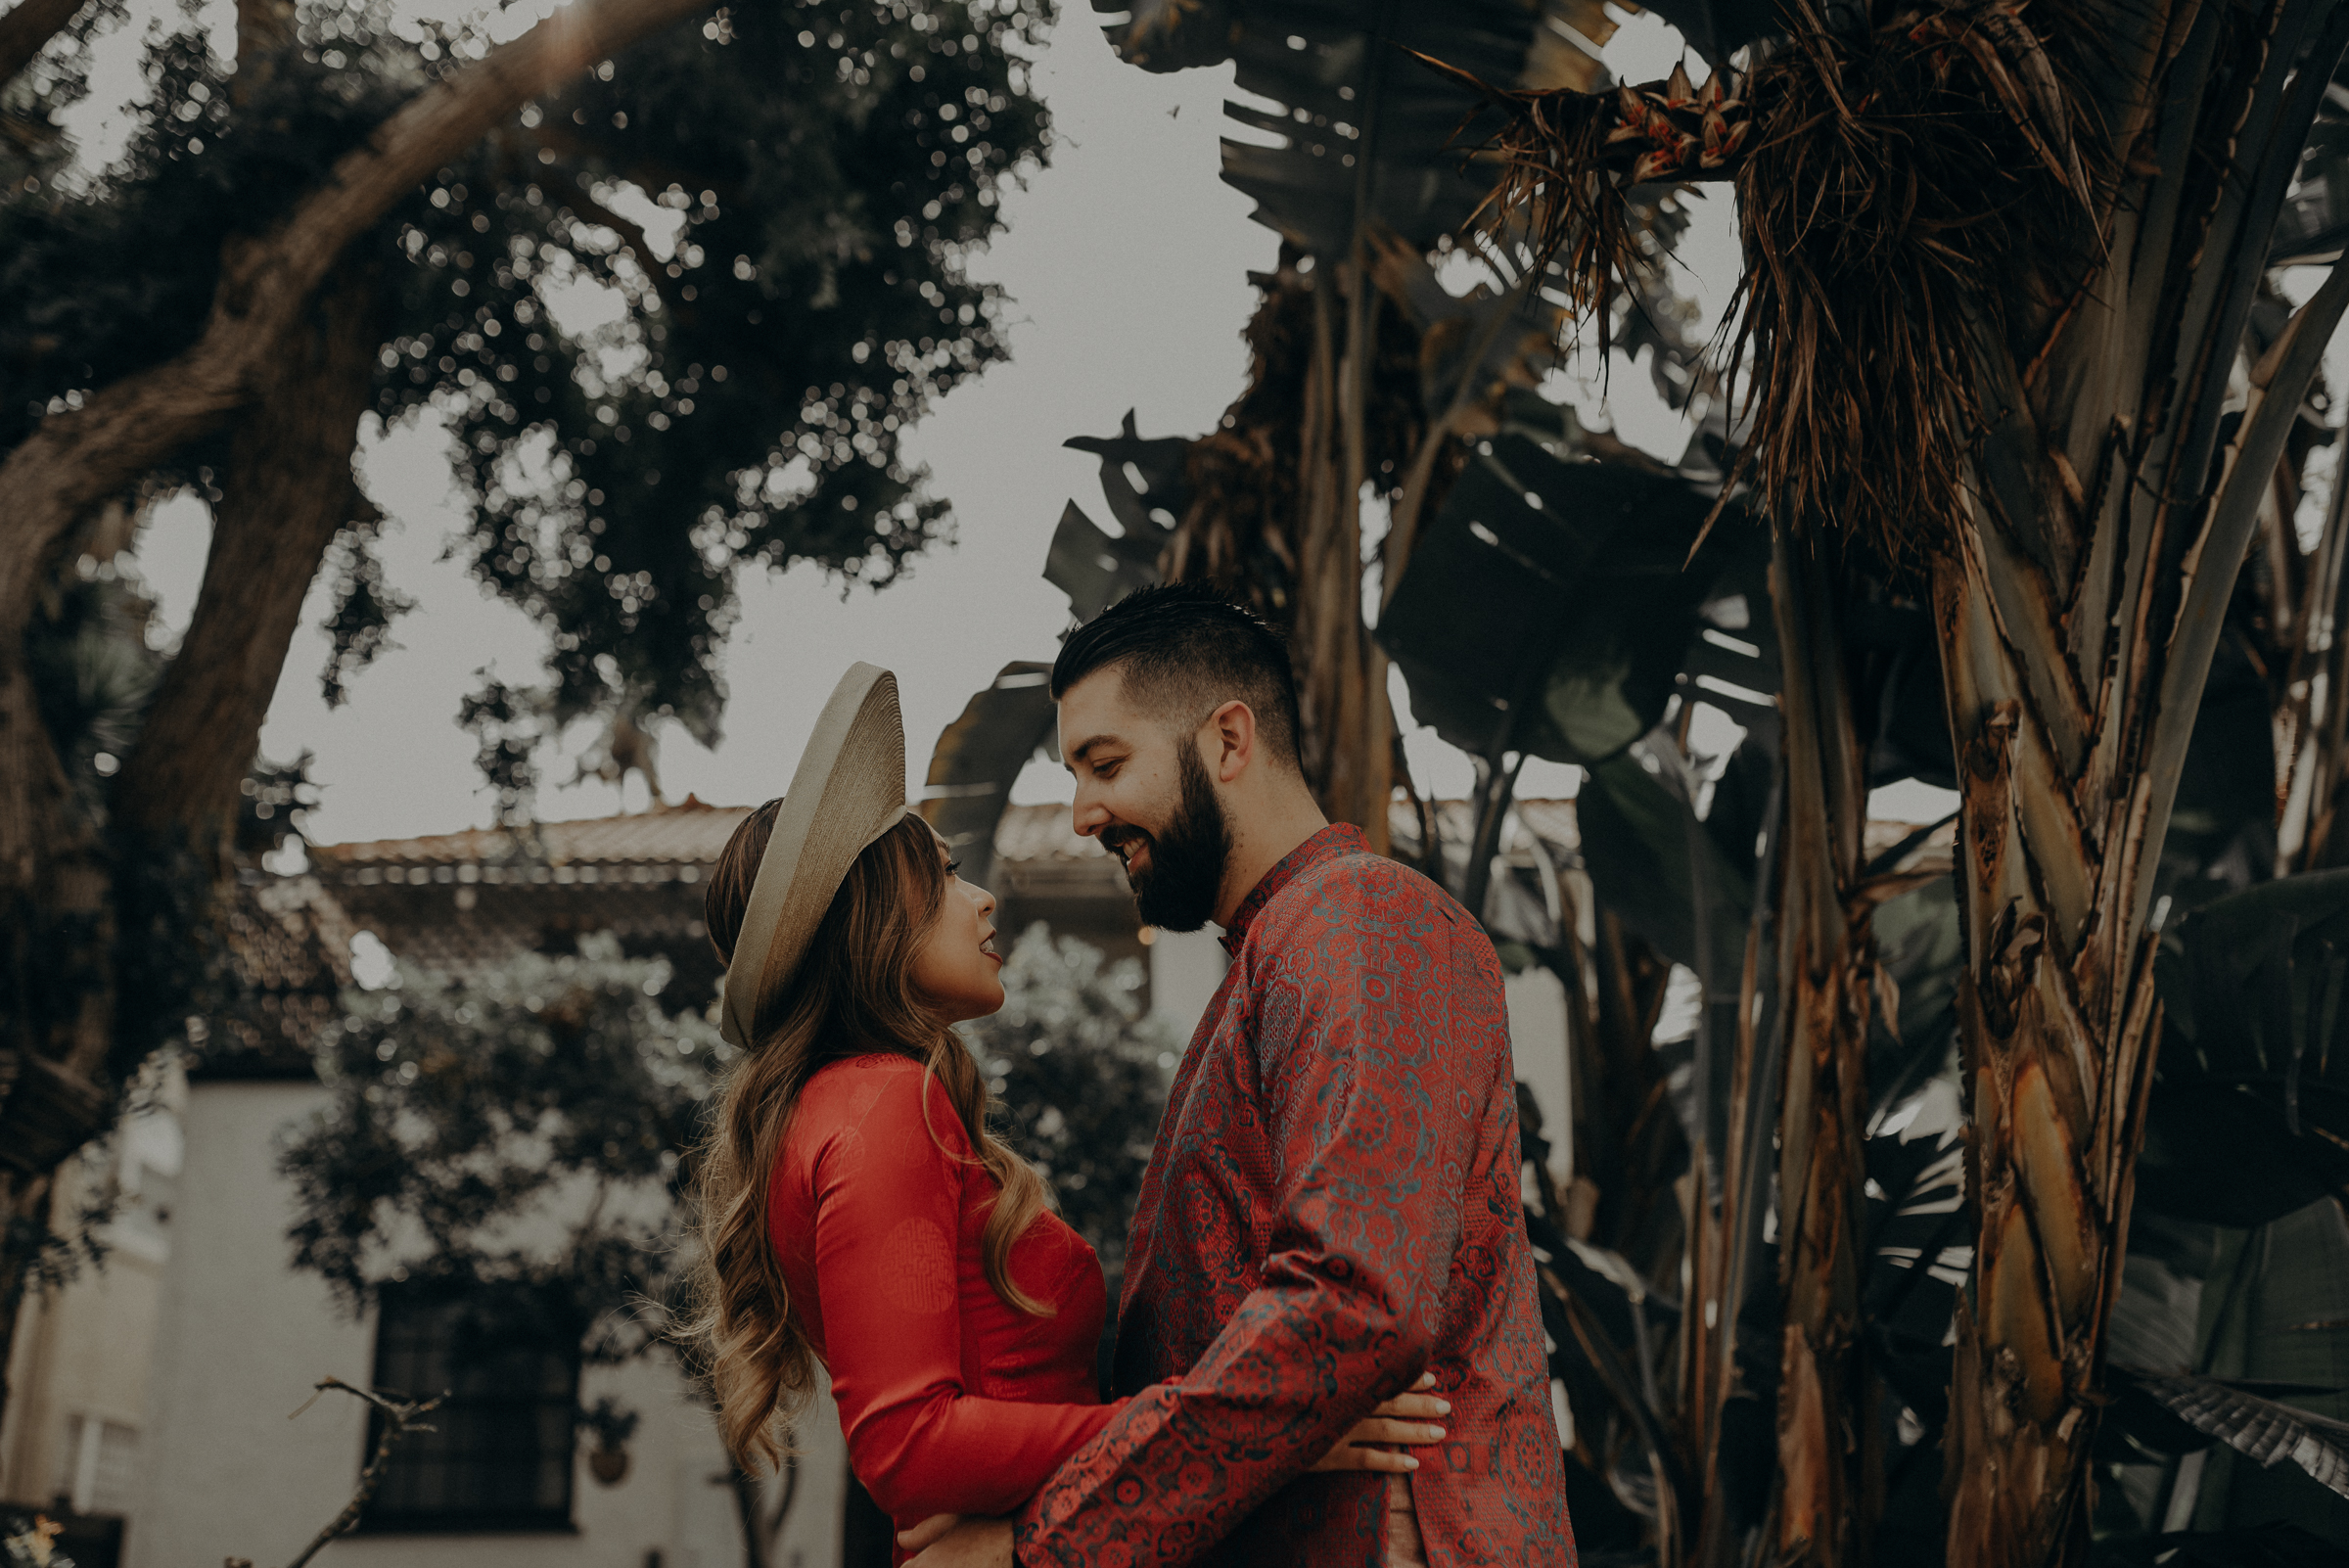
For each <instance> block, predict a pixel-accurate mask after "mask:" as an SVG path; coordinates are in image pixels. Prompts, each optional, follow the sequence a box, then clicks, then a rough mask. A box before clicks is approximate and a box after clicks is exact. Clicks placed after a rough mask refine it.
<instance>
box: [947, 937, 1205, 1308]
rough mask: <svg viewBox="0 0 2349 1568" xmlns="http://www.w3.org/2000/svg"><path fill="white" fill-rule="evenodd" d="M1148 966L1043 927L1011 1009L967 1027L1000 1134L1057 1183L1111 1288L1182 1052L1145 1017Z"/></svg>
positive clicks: (1011, 968) (1007, 977)
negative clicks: (997, 1107)
mask: <svg viewBox="0 0 2349 1568" xmlns="http://www.w3.org/2000/svg"><path fill="white" fill-rule="evenodd" d="M1141 987H1142V966H1141V965H1140V964H1138V963H1135V962H1134V961H1132V960H1131V959H1127V960H1124V961H1122V962H1118V963H1106V962H1104V961H1103V959H1102V955H1101V952H1100V949H1098V948H1096V947H1093V946H1091V945H1087V944H1085V943H1082V942H1079V941H1077V940H1076V939H1075V938H1073V937H1061V938H1059V939H1057V940H1056V939H1054V938H1053V937H1052V935H1051V934H1050V932H1049V931H1048V930H1047V929H1046V928H1045V926H1044V925H1043V923H1042V922H1041V921H1038V922H1037V923H1036V924H1035V925H1032V926H1030V927H1029V928H1028V930H1027V931H1026V932H1025V933H1023V934H1022V935H1021V937H1020V940H1019V943H1018V945H1015V946H1014V947H1013V948H1012V950H1011V956H1010V957H1009V959H1007V960H1006V961H1005V963H1004V965H1003V991H1004V1003H1003V1010H1002V1011H1001V1012H999V1013H996V1014H995V1015H994V1016H993V1017H991V1018H982V1019H979V1020H977V1021H976V1022H973V1023H970V1024H966V1025H964V1026H963V1032H964V1037H965V1038H967V1039H969V1040H970V1042H971V1048H972V1049H973V1050H974V1051H975V1052H977V1054H978V1056H979V1060H980V1063H981V1066H982V1068H983V1069H984V1070H985V1072H986V1073H987V1080H988V1089H989V1092H990V1093H991V1094H993V1095H994V1096H995V1097H996V1098H997V1099H998V1100H1000V1101H1001V1102H1002V1110H1001V1113H1000V1115H1001V1135H1002V1136H1003V1138H1004V1139H1005V1141H1007V1142H1008V1143H1010V1145H1011V1146H1012V1147H1013V1148H1014V1149H1016V1150H1018V1151H1019V1152H1020V1154H1021V1155H1023V1156H1024V1157H1026V1158H1027V1159H1029V1160H1031V1161H1033V1162H1034V1163H1035V1164H1036V1168H1037V1169H1039V1170H1040V1171H1042V1172H1043V1173H1044V1176H1045V1177H1046V1178H1047V1179H1048V1180H1050V1182H1051V1183H1052V1191H1053V1196H1054V1197H1055V1198H1056V1199H1057V1200H1058V1202H1059V1205H1060V1212H1061V1217H1062V1218H1063V1219H1065V1220H1067V1221H1068V1222H1069V1223H1070V1224H1071V1225H1073V1226H1075V1227H1076V1229H1077V1231H1078V1233H1079V1234H1081V1235H1082V1236H1083V1237H1084V1239H1085V1240H1086V1241H1088V1242H1090V1243H1092V1245H1093V1248H1094V1250H1095V1251H1097V1252H1098V1253H1100V1255H1101V1262H1102V1266H1103V1268H1105V1269H1106V1270H1107V1271H1108V1272H1109V1274H1110V1276H1111V1280H1112V1286H1113V1289H1112V1294H1111V1300H1112V1301H1115V1300H1116V1294H1115V1289H1114V1286H1115V1280H1116V1277H1117V1274H1118V1271H1119V1269H1120V1268H1122V1267H1123V1265H1124V1262H1125V1256H1126V1230H1127V1227H1128V1224H1130V1223H1131V1222H1132V1220H1133V1205H1134V1200H1135V1198H1136V1197H1137V1196H1138V1195H1139V1194H1140V1192H1141V1185H1142V1171H1143V1169H1144V1168H1145V1167H1147V1166H1148V1165H1149V1163H1150V1146H1151V1143H1152V1142H1153V1141H1154V1140H1155V1138H1156V1137H1157V1135H1158V1118H1159V1112H1160V1110H1161V1108H1162V1107H1163V1106H1164V1105H1165V1103H1166V1096H1167V1081H1168V1078H1169V1075H1170V1074H1171V1073H1172V1072H1173V1070H1174V1063H1175V1061H1176V1059H1177V1056H1178V1054H1179V1052H1180V1051H1181V1049H1182V1042H1181V1040H1179V1039H1178V1038H1175V1036H1174V1031H1173V1030H1172V1029H1171V1028H1170V1027H1169V1026H1168V1025H1167V1024H1166V1023H1165V1022H1164V1021H1163V1020H1160V1019H1156V1018H1152V1017H1149V1016H1146V1015H1145V1014H1144V1013H1143V1010H1142V1004H1141V999H1140V996H1139V992H1140V991H1141Z"/></svg>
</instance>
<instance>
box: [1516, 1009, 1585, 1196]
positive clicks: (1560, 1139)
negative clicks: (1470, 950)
mask: <svg viewBox="0 0 2349 1568" xmlns="http://www.w3.org/2000/svg"><path fill="white" fill-rule="evenodd" d="M1503 990H1504V999H1505V1000H1506V1002H1507V1004H1508V1009H1509V1052H1510V1055H1511V1056H1512V1057H1513V1058H1514V1059H1515V1062H1516V1067H1517V1080H1518V1082H1519V1083H1521V1084H1525V1085H1527V1086H1528V1087H1529V1088H1531V1089H1532V1090H1533V1091H1534V1103H1535V1104H1536V1105H1539V1106H1540V1107H1542V1135H1543V1137H1545V1138H1547V1139H1548V1140H1549V1164H1550V1169H1551V1170H1552V1171H1553V1172H1555V1173H1557V1174H1558V1175H1559V1176H1566V1175H1567V1174H1569V1173H1571V1172H1572V1171H1573V1170H1574V1117H1573V1114H1572V1113H1573V1109H1574V1068H1573V1064H1572V1062H1571V1060H1570V1058H1569V1057H1568V1055H1567V1047H1566V987H1565V985H1564V984H1563V983H1562V982H1561V981H1560V980H1559V979H1558V977H1557V976H1556V975H1553V974H1551V973H1550V972H1549V971H1548V970H1547V969H1543V968H1540V967H1535V968H1531V969H1528V970H1526V971H1525V972H1524V973H1522V974H1515V975H1511V976H1509V977H1508V978H1507V980H1506V981H1505V982H1504V983H1503Z"/></svg>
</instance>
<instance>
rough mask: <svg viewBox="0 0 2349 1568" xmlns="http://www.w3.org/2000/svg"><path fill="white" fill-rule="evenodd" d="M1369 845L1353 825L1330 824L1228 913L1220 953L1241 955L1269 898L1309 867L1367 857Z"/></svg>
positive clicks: (1287, 856) (1289, 855)
mask: <svg viewBox="0 0 2349 1568" xmlns="http://www.w3.org/2000/svg"><path fill="white" fill-rule="evenodd" d="M1368 853H1370V841H1369V840H1368V839H1367V838H1364V837H1363V836H1362V830H1361V829H1360V828H1358V827H1356V826H1355V825H1354V824H1353V823H1352V822H1332V823H1331V824H1330V825H1329V826H1327V827H1325V828H1323V829H1322V830H1321V831H1320V832H1318V833H1316V834H1314V835H1313V837H1312V838H1310V839H1308V840H1306V841H1305V842H1304V843H1303V844H1300V845H1298V846H1297V848H1295V849H1294V850H1291V851H1290V852H1289V853H1286V854H1284V855H1282V856H1281V857H1280V858H1279V859H1278V860H1276V861H1274V862H1273V865H1272V869H1271V870H1269V871H1267V872H1266V873H1265V874H1264V877H1263V879H1262V880H1261V881H1259V882H1258V883H1257V885H1256V886H1255V887H1254V888H1252V889H1250V890H1249V893H1248V897H1247V898H1245V899H1241V900H1240V906H1239V907H1238V908H1237V909H1234V910H1233V911H1232V913H1231V924H1230V925H1228V926H1225V927H1224V928H1223V935H1222V936H1221V938H1219V939H1218V940H1219V941H1221V943H1222V944H1223V950H1224V951H1225V952H1227V953H1230V954H1231V955H1232V956H1233V957H1234V958H1237V957H1238V956H1239V955H1240V944H1241V943H1243V942H1245V941H1247V940H1248V928H1249V927H1250V926H1252V925H1254V924H1256V916H1257V912H1258V911H1259V910H1261V909H1263V908H1264V906H1265V905H1266V904H1267V903H1269V902H1270V901H1271V899H1272V896H1273V895H1274V894H1276V893H1278V892H1279V891H1280V890H1281V889H1283V888H1285V887H1287V886H1288V885H1289V884H1290V883H1291V882H1292V881H1294V880H1295V879H1296V876H1297V873H1298V872H1300V871H1303V870H1304V869H1305V868H1306V867H1308V866H1313V865H1319V864H1320V863H1321V862H1322V861H1324V860H1334V859H1336V858H1337V857H1338V856H1339V855H1341V854H1368Z"/></svg>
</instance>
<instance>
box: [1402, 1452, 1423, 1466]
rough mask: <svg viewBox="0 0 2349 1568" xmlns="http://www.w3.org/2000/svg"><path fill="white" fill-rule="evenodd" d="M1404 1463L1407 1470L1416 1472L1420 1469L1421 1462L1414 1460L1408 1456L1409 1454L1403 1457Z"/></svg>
mask: <svg viewBox="0 0 2349 1568" xmlns="http://www.w3.org/2000/svg"><path fill="white" fill-rule="evenodd" d="M1403 1462H1404V1465H1405V1468H1406V1469H1412V1470H1416V1469H1418V1468H1419V1461H1418V1460H1417V1459H1414V1458H1412V1457H1411V1456H1410V1455H1409V1454H1407V1453H1406V1454H1405V1455H1404V1456H1403Z"/></svg>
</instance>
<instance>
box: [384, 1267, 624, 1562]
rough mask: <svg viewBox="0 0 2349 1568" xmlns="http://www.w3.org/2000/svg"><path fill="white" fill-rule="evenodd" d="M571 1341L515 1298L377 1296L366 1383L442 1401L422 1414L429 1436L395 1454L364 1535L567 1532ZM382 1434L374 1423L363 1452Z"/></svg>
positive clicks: (397, 1290)
mask: <svg viewBox="0 0 2349 1568" xmlns="http://www.w3.org/2000/svg"><path fill="white" fill-rule="evenodd" d="M579 1338H580V1336H579V1334H578V1333H577V1332H576V1330H572V1331H566V1330H565V1328H564V1327H563V1325H562V1324H561V1322H560V1320H559V1319H558V1318H556V1317H554V1316H552V1315H551V1314H546V1313H543V1312H539V1311H535V1310H533V1307H532V1304H531V1303H530V1302H529V1301H528V1300H526V1299H523V1298H520V1297H516V1296H502V1297H492V1296H485V1295H483V1294H480V1293H466V1294H454V1293H451V1292H449V1291H447V1290H445V1289H437V1288H434V1287H429V1286H401V1287H394V1288H390V1289H387V1290H385V1292H384V1293H383V1300H382V1304H381V1314H380V1316H379V1318H378V1322H377V1327H376V1336H375V1386H376V1387H377V1388H379V1389H383V1390H385V1391H387V1392H390V1393H396V1394H401V1395H405V1396H407V1397H409V1398H412V1399H428V1398H430V1397H431V1396H433V1395H435V1394H438V1393H441V1392H442V1391H446V1392H447V1394H448V1399H447V1400H446V1402H445V1403H443V1404H442V1405H441V1407H439V1408H438V1409H437V1410H435V1411H434V1412H433V1413H432V1415H431V1416H430V1417H429V1418H428V1421H429V1424H430V1425H431V1426H433V1427H434V1428H435V1430H433V1431H430V1432H410V1433H409V1434H408V1435H407V1436H406V1437H404V1438H402V1439H401V1440H400V1441H399V1444H398V1446H397V1447H395V1448H394V1449H393V1450H392V1451H391V1463H390V1464H388V1465H387V1466H385V1469H384V1477H383V1482H382V1484H381V1485H380V1486H378V1487H377V1489H376V1493H375V1498H374V1499H373V1500H372V1501H371V1502H370V1503H369V1504H368V1506H367V1513H366V1517H365V1519H364V1520H363V1521H362V1525H361V1528H363V1529H366V1530H369V1531H376V1532H420V1531H435V1532H465V1531H490V1530H569V1529H570V1528H571V1483H572V1448H573V1436H572V1433H573V1412H574V1411H575V1410H576V1408H577V1405H578V1385H579ZM382 1435H383V1418H382V1416H380V1415H378V1416H376V1417H375V1418H374V1419H373V1420H371V1421H370V1423H369V1425H368V1430H367V1453H369V1454H373V1453H374V1452H375V1444H376V1442H377V1440H378V1439H380V1438H381V1437H382ZM361 1462H362V1463H364V1462H365V1461H364V1459H362V1461H361Z"/></svg>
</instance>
